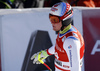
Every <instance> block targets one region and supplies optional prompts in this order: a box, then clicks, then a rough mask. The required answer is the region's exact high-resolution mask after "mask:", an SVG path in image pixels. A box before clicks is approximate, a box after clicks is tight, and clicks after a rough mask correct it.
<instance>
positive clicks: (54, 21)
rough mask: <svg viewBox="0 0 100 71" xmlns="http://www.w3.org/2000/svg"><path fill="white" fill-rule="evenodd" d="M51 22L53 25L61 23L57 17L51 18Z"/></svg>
mask: <svg viewBox="0 0 100 71" xmlns="http://www.w3.org/2000/svg"><path fill="white" fill-rule="evenodd" d="M49 19H50V22H51V23H59V22H60V18H59V17H57V16H49Z"/></svg>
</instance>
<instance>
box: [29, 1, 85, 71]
mask: <svg viewBox="0 0 100 71" xmlns="http://www.w3.org/2000/svg"><path fill="white" fill-rule="evenodd" d="M49 19H50V22H51V24H52V27H53V30H54V31H59V32H58V35H57V38H56V44H55V45H53V46H52V47H50V48H49V49H46V50H41V51H40V52H37V53H35V54H33V55H32V57H31V60H33V64H40V63H42V62H41V61H40V60H42V61H44V60H45V59H46V58H47V57H48V56H50V55H54V56H55V61H54V62H55V71H81V67H82V59H83V56H84V49H85V47H84V40H83V37H82V36H81V34H80V33H79V31H78V30H77V29H76V28H75V27H74V26H73V25H71V23H72V20H73V9H72V8H71V6H70V4H69V3H65V2H59V3H56V4H54V5H53V6H52V7H51V10H50V13H49ZM77 25H78V24H77Z"/></svg>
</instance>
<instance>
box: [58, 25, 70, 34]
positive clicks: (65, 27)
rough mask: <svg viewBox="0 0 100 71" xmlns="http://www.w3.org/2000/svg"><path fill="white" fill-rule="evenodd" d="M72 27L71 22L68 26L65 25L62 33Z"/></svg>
mask: <svg viewBox="0 0 100 71" xmlns="http://www.w3.org/2000/svg"><path fill="white" fill-rule="evenodd" d="M70 28H71V24H69V25H68V26H64V28H63V30H61V31H60V33H61V34H63V33H65V32H67V31H68V30H69V29H70Z"/></svg>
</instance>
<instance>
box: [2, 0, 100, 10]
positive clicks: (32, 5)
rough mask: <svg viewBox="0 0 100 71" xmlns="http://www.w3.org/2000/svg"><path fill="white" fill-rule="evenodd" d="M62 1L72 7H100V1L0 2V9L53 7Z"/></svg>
mask: <svg viewBox="0 0 100 71" xmlns="http://www.w3.org/2000/svg"><path fill="white" fill-rule="evenodd" d="M61 1H64V2H68V3H70V4H71V6H83V7H100V0H0V8H6V9H7V8H39V7H51V6H52V5H53V4H55V3H57V2H61Z"/></svg>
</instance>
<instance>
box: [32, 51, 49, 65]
mask: <svg viewBox="0 0 100 71" xmlns="http://www.w3.org/2000/svg"><path fill="white" fill-rule="evenodd" d="M48 56H49V55H48V54H47V52H46V50H41V51H40V52H37V53H35V54H33V55H32V57H31V60H33V64H41V63H42V64H43V61H44V60H45V59H46V58H47V57H48Z"/></svg>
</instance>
